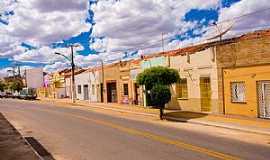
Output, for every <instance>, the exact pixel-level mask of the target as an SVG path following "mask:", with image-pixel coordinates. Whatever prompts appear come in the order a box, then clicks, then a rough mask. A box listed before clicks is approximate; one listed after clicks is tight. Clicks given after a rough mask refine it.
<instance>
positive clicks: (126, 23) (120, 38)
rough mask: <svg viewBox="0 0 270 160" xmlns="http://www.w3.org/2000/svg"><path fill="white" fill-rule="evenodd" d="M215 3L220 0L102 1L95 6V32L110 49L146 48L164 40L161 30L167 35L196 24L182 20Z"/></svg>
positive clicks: (212, 6)
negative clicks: (186, 15) (192, 10)
mask: <svg viewBox="0 0 270 160" xmlns="http://www.w3.org/2000/svg"><path fill="white" fill-rule="evenodd" d="M216 6H217V0H209V1H202V0H193V1H190V0H183V1H175V0H168V1H166V3H164V1H162V0H136V1H134V0H121V1H118V2H115V1H114V0H109V1H99V2H98V4H97V5H94V6H93V7H92V9H93V11H94V13H95V17H94V18H95V21H96V25H95V27H94V35H96V36H105V37H106V38H107V39H108V40H107V46H106V47H107V49H108V51H114V50H119V49H120V50H121V49H126V48H136V47H137V48H143V46H149V45H152V44H154V43H157V41H158V40H161V34H162V33H164V34H165V37H167V36H170V35H172V34H174V33H177V32H181V31H184V30H187V29H190V28H191V27H192V25H193V24H191V23H189V22H184V21H183V17H184V15H185V14H186V13H187V12H188V11H189V10H190V9H192V8H196V9H202V8H204V9H205V8H215V7H216ZM180 28H181V29H180ZM179 29H180V31H179ZM97 43H100V42H97ZM160 44H161V43H160Z"/></svg>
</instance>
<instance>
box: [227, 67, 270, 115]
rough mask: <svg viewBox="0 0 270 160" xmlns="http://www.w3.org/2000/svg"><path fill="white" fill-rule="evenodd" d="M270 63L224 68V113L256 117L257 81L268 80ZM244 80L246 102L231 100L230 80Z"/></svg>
mask: <svg viewBox="0 0 270 160" xmlns="http://www.w3.org/2000/svg"><path fill="white" fill-rule="evenodd" d="M269 71H270V65H263V66H251V67H242V68H232V69H224V70H223V75H224V103H225V113H226V114H234V115H243V116H249V117H258V93H257V82H258V81H263V80H270V72H269ZM240 81H241V82H244V83H245V86H246V94H245V99H246V103H232V102H231V86H230V84H231V82H240Z"/></svg>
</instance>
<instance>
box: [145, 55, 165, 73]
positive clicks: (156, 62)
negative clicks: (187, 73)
mask: <svg viewBox="0 0 270 160" xmlns="http://www.w3.org/2000/svg"><path fill="white" fill-rule="evenodd" d="M167 65H168V58H167V57H164V56H162V57H154V58H150V59H147V60H143V61H141V69H142V70H144V69H146V68H151V67H155V66H167Z"/></svg>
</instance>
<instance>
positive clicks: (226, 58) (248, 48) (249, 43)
mask: <svg viewBox="0 0 270 160" xmlns="http://www.w3.org/2000/svg"><path fill="white" fill-rule="evenodd" d="M269 35H270V32H269V30H268V31H266V32H260V33H252V34H250V35H247V36H245V37H243V38H242V39H241V40H239V41H236V42H234V43H229V44H223V45H218V46H217V54H216V56H217V65H218V79H219V100H220V101H219V108H220V112H222V113H223V112H224V111H223V108H224V104H223V97H224V96H223V93H224V91H223V79H222V75H223V72H222V70H223V68H228V67H243V66H252V65H262V64H267V63H269V62H270V54H269V51H270V45H269V41H270V36H269ZM254 92H255V90H254Z"/></svg>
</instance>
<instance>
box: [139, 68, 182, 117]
mask: <svg viewBox="0 0 270 160" xmlns="http://www.w3.org/2000/svg"><path fill="white" fill-rule="evenodd" d="M179 79H180V76H179V73H178V71H177V70H175V69H171V68H168V67H161V66H158V67H152V68H148V69H145V70H144V71H143V72H142V73H140V74H139V75H138V76H137V80H136V81H137V83H138V84H139V85H144V86H145V89H146V90H147V93H148V91H150V95H148V96H150V101H151V102H150V104H151V105H153V106H156V107H159V109H160V118H161V119H162V117H163V110H164V108H165V104H166V103H168V102H169V101H170V99H171V93H170V89H169V86H170V85H171V84H173V83H176V82H177V81H179Z"/></svg>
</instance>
